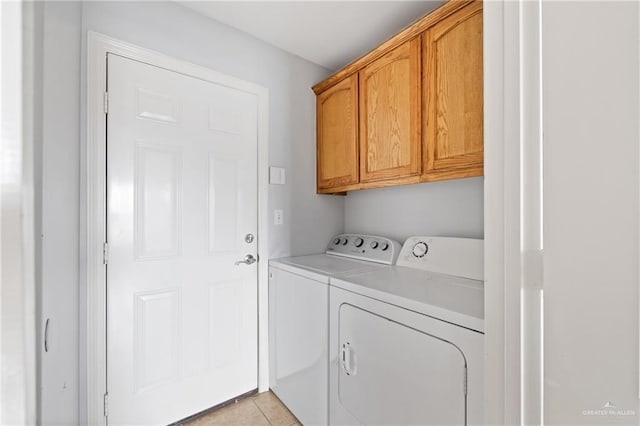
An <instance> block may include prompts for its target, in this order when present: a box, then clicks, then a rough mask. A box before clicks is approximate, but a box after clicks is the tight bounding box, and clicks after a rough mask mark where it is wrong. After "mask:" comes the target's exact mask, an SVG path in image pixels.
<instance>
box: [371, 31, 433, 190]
mask: <svg viewBox="0 0 640 426" xmlns="http://www.w3.org/2000/svg"><path fill="white" fill-rule="evenodd" d="M420 84H421V83H420V38H419V37H416V38H414V39H412V40H409V41H408V42H406V43H404V44H402V45H400V46H398V47H397V48H396V49H394V50H392V51H391V52H389V53H387V54H386V55H384V56H382V57H381V58H379V59H377V60H375V61H373V62H372V63H370V64H369V65H367V66H366V67H365V68H364V69H363V70H362V71H360V153H361V154H360V181H361V182H369V181H377V180H385V179H397V178H403V177H408V176H414V175H419V174H420V169H421V167H420V163H421V161H420V150H421V146H420V144H421V142H420V132H421V129H420V114H421V111H420Z"/></svg>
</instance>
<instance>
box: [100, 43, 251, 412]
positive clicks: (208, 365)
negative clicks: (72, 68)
mask: <svg viewBox="0 0 640 426" xmlns="http://www.w3.org/2000/svg"><path fill="white" fill-rule="evenodd" d="M108 91H109V112H108V116H107V123H108V124H107V213H108V216H107V235H108V253H109V255H108V265H107V391H108V394H109V409H108V421H109V424H113V425H115V424H127V425H130V424H167V423H171V422H174V421H177V420H180V419H183V418H185V417H187V416H189V415H191V414H195V413H197V412H199V411H201V410H204V409H206V408H209V407H211V406H214V405H216V404H219V403H221V402H223V401H226V400H228V399H231V398H233V397H235V396H237V395H240V394H242V393H245V392H247V391H250V390H252V389H255V388H257V374H258V371H257V338H258V336H257V264H256V263H253V264H244V263H241V264H239V265H235V264H234V262H236V261H239V260H241V259H243V258H244V257H245V255H247V254H251V255H253V256H254V257H256V256H257V238H254V239H253V240H252V241H251V242H247V241H249V239H247V240H246V241H245V236H246V235H247V234H252V235H254V236H256V231H257V98H256V96H255V95H252V94H249V93H246V92H243V91H240V90H236V89H232V88H229V87H225V86H222V85H218V84H214V83H211V82H207V81H203V80H200V79H197V78H193V77H189V76H186V75H183V74H178V73H175V72H171V71H168V70H165V69H162V68H158V67H154V66H151V65H147V64H144V63H141V62H136V61H133V60H129V59H125V58H122V57H119V56H115V55H109V56H108ZM256 237H257V236H256Z"/></svg>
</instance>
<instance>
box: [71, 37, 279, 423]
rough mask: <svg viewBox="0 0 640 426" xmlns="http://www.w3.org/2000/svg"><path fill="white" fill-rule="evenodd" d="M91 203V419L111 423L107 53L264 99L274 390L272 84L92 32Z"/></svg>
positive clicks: (262, 224)
mask: <svg viewBox="0 0 640 426" xmlns="http://www.w3.org/2000/svg"><path fill="white" fill-rule="evenodd" d="M87 49H88V52H87V83H86V84H87V86H86V90H87V92H86V102H87V104H86V114H87V117H86V119H87V121H86V123H87V124H86V142H85V143H86V145H85V148H86V157H85V161H86V168H85V171H84V173H83V175H84V176H83V177H84V178H85V179H86V180H85V185H86V189H85V193H84V195H85V196H86V199H85V206H84V210H85V211H84V212H83V216H84V218H85V220H86V224H85V226H86V240H85V241H84V243H85V244H86V248H85V249H86V258H85V259H84V260H83V261H82V263H81V267H85V268H86V275H85V277H86V289H87V300H86V302H87V314H86V315H87V316H86V320H87V359H86V362H87V376H86V377H87V382H86V386H87V397H86V398H87V399H86V401H87V402H86V404H87V407H86V408H87V424H90V425H106V418H105V416H104V394H105V392H106V385H107V383H106V367H107V359H106V338H107V335H106V325H107V323H106V319H107V318H106V284H107V283H106V267H105V265H104V264H103V243H104V242H105V241H106V237H107V235H106V195H107V194H106V161H105V160H106V158H105V152H106V120H105V115H104V98H103V96H104V93H105V91H106V77H107V74H106V67H107V54H108V53H112V54H116V55H119V56H122V57H125V58H129V59H133V60H136V61H140V62H144V63H147V64H150V65H154V66H157V67H161V68H165V69H167V70H170V71H175V72H178V73H181V74H185V75H188V76H191V77H196V78H199V79H202V80H205V81H210V82H214V83H218V84H222V85H225V86H228V87H232V88H234V89H238V90H242V91H245V92H248V93H252V94H254V95H256V97H257V98H258V236H259V237H258V256H259V259H261V260H262V261H261V262H259V263H258V391H259V392H262V391H266V390H268V389H269V370H268V369H269V359H268V356H269V351H268V342H269V336H268V314H269V303H268V294H269V292H268V280H269V271H268V263H267V259H268V229H269V227H268V225H269V224H268V218H269V215H268V214H267V211H268V210H267V208H268V200H267V196H268V89H266V88H265V87H262V86H259V85H257V84H254V83H250V82H246V81H243V80H240V79H237V78H235V77H231V76H228V75H224V74H221V73H218V72H216V71H213V70H211V69H208V68H204V67H202V66H199V65H195V64H192V63H189V62H185V61H182V60H179V59H175V58H172V57H170V56H167V55H165V54H162V53H159V52H155V51H152V50H148V49H145V48H142V47H138V46H135V45H132V44H129V43H126V42H123V41H120V40H116V39H114V38H111V37H108V36H105V35H103V34H99V33H96V32H92V31H90V32H89V33H88V39H87Z"/></svg>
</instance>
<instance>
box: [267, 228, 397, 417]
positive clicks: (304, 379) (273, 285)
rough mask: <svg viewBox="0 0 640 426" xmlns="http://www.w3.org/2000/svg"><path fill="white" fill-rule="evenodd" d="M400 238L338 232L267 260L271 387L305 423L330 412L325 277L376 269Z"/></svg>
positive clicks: (390, 257)
mask: <svg viewBox="0 0 640 426" xmlns="http://www.w3.org/2000/svg"><path fill="white" fill-rule="evenodd" d="M399 252H400V244H399V243H398V242H396V241H393V240H390V239H388V238H384V237H377V236H364V235H353V234H342V235H338V236H336V237H334V238H332V239H331V241H330V242H329V244H328V246H327V249H326V251H325V253H322V254H315V255H309V256H298V257H288V258H281V259H274V260H270V261H269V372H270V373H269V375H270V378H269V379H270V387H271V389H272V390H273V392H274V393H275V394H276V395H277V396H278V397H279V398H280V399H281V400H282V402H284V404H285V405H286V406H287V407H288V408H289V409H290V410H291V412H292V413H293V414H294V415H295V416H296V417H297V418H298V419H299V420H300V421H301V422H302V423H303V424H308V425H326V424H327V423H328V413H329V403H328V396H329V384H328V359H329V351H328V348H329V277H337V276H348V275H350V274H356V273H364V272H372V271H378V270H381V269H385V268H389V267H390V266H389V265H392V264H393V263H395V261H396V258H397V257H398V254H399Z"/></svg>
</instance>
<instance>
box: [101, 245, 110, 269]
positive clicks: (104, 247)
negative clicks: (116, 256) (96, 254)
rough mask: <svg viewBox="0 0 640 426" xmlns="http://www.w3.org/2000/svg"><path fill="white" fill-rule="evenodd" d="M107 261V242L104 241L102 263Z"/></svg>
mask: <svg viewBox="0 0 640 426" xmlns="http://www.w3.org/2000/svg"><path fill="white" fill-rule="evenodd" d="M107 263H109V243H107V242H106V241H105V242H104V243H102V264H103V265H106V264H107Z"/></svg>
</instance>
